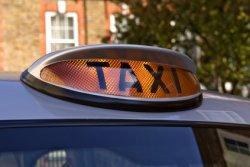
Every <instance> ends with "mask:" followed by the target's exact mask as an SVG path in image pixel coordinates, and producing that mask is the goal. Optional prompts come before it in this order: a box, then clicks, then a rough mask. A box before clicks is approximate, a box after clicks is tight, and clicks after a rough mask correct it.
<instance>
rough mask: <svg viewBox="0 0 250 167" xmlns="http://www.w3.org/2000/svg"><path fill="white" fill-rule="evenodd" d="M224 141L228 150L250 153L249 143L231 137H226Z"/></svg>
mask: <svg viewBox="0 0 250 167" xmlns="http://www.w3.org/2000/svg"><path fill="white" fill-rule="evenodd" d="M224 141H225V144H226V147H227V149H228V150H230V151H233V152H238V153H242V154H246V155H250V150H249V146H248V144H247V143H244V142H241V141H237V140H233V139H229V138H224Z"/></svg>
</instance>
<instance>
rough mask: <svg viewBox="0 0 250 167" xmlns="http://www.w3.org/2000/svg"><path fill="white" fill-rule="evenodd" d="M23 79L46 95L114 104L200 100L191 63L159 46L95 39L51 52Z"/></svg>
mask: <svg viewBox="0 0 250 167" xmlns="http://www.w3.org/2000/svg"><path fill="white" fill-rule="evenodd" d="M21 80H22V81H24V83H26V84H28V85H29V86H31V87H33V88H35V89H37V90H39V91H41V92H44V93H47V94H49V95H52V96H55V97H58V98H62V99H66V100H71V101H73V102H79V103H83V104H87V105H94V106H100V107H105V108H113V109H127V110H135V109H137V110H138V109H142V110H143V111H148V110H155V111H172V110H173V109H184V108H185V109H186V108H188V107H194V106H197V105H199V104H200V102H201V100H202V94H201V91H200V85H199V81H198V80H197V78H196V76H195V66H194V64H193V62H192V61H191V60H190V59H189V58H188V57H187V56H185V55H183V54H180V53H177V52H174V51H171V50H167V49H161V48H157V47H149V46H138V45H97V46H85V47H78V48H71V49H65V50H61V51H57V52H54V53H50V54H48V55H46V56H44V57H42V58H41V59H40V60H38V61H37V62H35V63H34V64H33V65H32V66H31V67H30V68H29V69H27V70H26V71H25V72H24V73H23V74H22V77H21Z"/></svg>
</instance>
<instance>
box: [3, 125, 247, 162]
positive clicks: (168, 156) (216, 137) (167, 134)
mask: <svg viewBox="0 0 250 167" xmlns="http://www.w3.org/2000/svg"><path fill="white" fill-rule="evenodd" d="M248 136H249V137H250V133H249V131H247V130H239V129H237V130H234V129H230V130H229V129H218V128H192V127H164V126H77V127H39V128H38V127H37V128H5V129H0V164H1V165H3V166H10V167H12V166H13V167H14V166H15V167H16V166H17V167H23V166H25V167H26V166H27V167H29V166H30V167H31V166H37V167H68V166H69V167H71V166H93V167H100V166H101V167H112V166H119V167H127V166H130V167H131V166H135V167H144V166H147V167H148V166H150V167H151V166H159V167H162V166H164V167H165V166H211V165H218V166H232V165H233V166H235V165H237V166H244V164H245V165H246V164H248V163H250V162H249V155H250V149H249V144H250V140H249V137H248Z"/></svg>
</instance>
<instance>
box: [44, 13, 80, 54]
mask: <svg viewBox="0 0 250 167" xmlns="http://www.w3.org/2000/svg"><path fill="white" fill-rule="evenodd" d="M56 14H57V13H56V12H51V11H50V12H46V13H45V34H46V53H50V52H51V44H52V43H74V44H75V46H78V45H79V39H78V18H77V13H74V12H69V13H66V14H64V15H65V16H66V17H72V18H73V31H74V39H53V38H52V34H51V18H52V17H54V16H55V15H56Z"/></svg>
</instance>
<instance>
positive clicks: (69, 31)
mask: <svg viewBox="0 0 250 167" xmlns="http://www.w3.org/2000/svg"><path fill="white" fill-rule="evenodd" d="M68 33H69V39H74V31H73V30H68Z"/></svg>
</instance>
